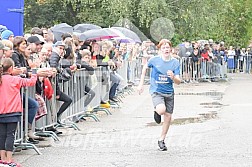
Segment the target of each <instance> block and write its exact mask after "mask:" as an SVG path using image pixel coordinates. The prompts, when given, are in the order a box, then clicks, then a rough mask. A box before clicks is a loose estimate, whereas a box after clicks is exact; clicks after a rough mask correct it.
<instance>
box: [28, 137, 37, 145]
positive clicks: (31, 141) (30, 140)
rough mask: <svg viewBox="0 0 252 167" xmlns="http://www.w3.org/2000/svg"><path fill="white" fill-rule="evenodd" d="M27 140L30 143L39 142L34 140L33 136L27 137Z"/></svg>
mask: <svg viewBox="0 0 252 167" xmlns="http://www.w3.org/2000/svg"><path fill="white" fill-rule="evenodd" d="M28 142H29V143H31V144H39V141H38V140H35V139H33V138H28Z"/></svg>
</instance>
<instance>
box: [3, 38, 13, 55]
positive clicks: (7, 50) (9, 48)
mask: <svg viewBox="0 0 252 167" xmlns="http://www.w3.org/2000/svg"><path fill="white" fill-rule="evenodd" d="M2 44H3V45H4V49H3V50H4V53H3V54H4V55H3V57H5V58H9V57H11V56H12V53H13V43H12V42H11V41H10V40H6V39H5V40H2Z"/></svg>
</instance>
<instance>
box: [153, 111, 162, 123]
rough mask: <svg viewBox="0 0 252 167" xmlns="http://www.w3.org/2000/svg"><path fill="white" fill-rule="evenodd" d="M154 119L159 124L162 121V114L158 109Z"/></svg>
mask: <svg viewBox="0 0 252 167" xmlns="http://www.w3.org/2000/svg"><path fill="white" fill-rule="evenodd" d="M154 120H155V122H156V123H157V124H160V123H161V115H159V114H158V113H157V112H156V111H154Z"/></svg>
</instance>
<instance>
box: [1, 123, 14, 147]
mask: <svg viewBox="0 0 252 167" xmlns="http://www.w3.org/2000/svg"><path fill="white" fill-rule="evenodd" d="M16 129H17V122H11V123H0V150H6V151H13V145H14V139H15V131H16Z"/></svg>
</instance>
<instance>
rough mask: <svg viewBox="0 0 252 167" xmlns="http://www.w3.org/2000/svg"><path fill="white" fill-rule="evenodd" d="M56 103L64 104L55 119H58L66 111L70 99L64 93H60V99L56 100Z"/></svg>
mask: <svg viewBox="0 0 252 167" xmlns="http://www.w3.org/2000/svg"><path fill="white" fill-rule="evenodd" d="M57 100H58V101H63V102H64V103H63V104H62V105H61V106H60V109H59V111H58V113H57V117H58V118H59V117H60V116H61V114H62V113H63V112H64V111H65V110H66V109H67V107H69V106H70V104H71V103H72V101H73V100H72V99H71V98H70V97H69V96H68V95H66V94H65V93H63V92H61V93H60V97H59V99H57Z"/></svg>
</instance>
